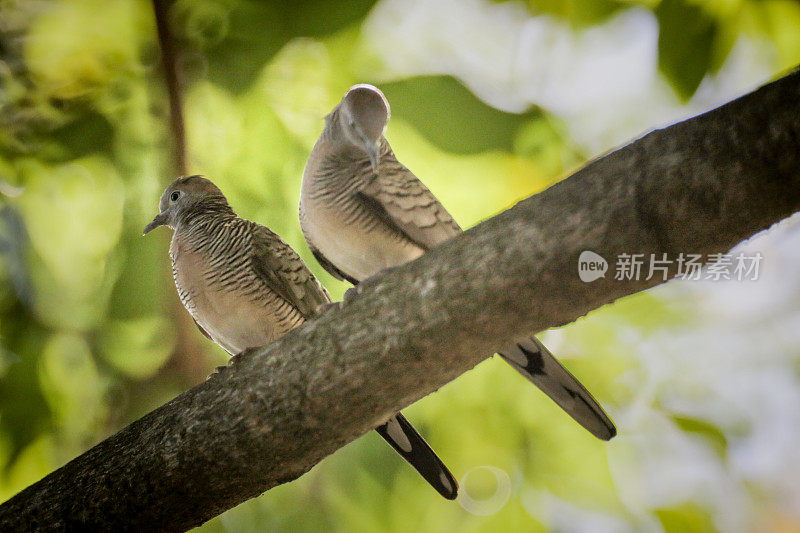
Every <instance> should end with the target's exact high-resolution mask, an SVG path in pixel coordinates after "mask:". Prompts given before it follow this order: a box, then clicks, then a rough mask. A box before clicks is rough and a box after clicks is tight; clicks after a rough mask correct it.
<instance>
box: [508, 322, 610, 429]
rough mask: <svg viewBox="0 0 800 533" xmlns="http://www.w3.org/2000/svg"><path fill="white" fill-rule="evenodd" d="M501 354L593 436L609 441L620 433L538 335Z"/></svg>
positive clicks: (595, 401)
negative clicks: (537, 337) (540, 340)
mask: <svg viewBox="0 0 800 533" xmlns="http://www.w3.org/2000/svg"><path fill="white" fill-rule="evenodd" d="M500 355H501V356H502V357H503V359H505V360H506V362H507V363H508V364H510V365H511V366H512V367H514V369H515V370H516V371H517V372H519V373H520V374H522V375H523V376H525V378H526V379H528V380H529V381H530V382H531V383H533V384H534V385H536V386H537V387H539V388H540V389H541V390H542V392H544V393H545V394H547V395H548V396H549V397H550V399H552V400H553V401H554V402H556V403H557V404H558V406H559V407H561V408H562V409H563V410H564V411H566V412H567V414H569V416H571V417H572V418H574V419H575V421H576V422H578V423H579V424H580V425H582V426H583V427H584V428H586V429H587V430H589V432H590V433H591V434H592V435H594V436H595V437H597V438H598V439H602V440H609V439H611V438H612V437H614V435H616V434H617V428H616V427H615V426H614V423H613V422H612V421H611V419H610V418H609V417H608V415H607V414H606V413H605V411H603V408H602V407H600V404H599V403H597V400H595V399H594V398H593V397H592V395H591V394H590V393H589V391H587V390H586V387H584V386H583V385H582V384H581V382H580V381H578V379H577V378H576V377H575V376H573V375H572V374H570V372H569V370H567V369H566V368H564V366H563V365H562V364H561V363H560V362H559V361H558V359H556V358H555V356H554V355H553V354H552V353H550V350H548V349H547V348H546V347H545V346H544V344H542V343H541V342H539V340H538V339H536V337H530V338H528V339H526V340H524V341H522V342H519V343H517V344H516V345H515V346H514V347H513V348H511V349H509V350H504V351H502V352H500Z"/></svg>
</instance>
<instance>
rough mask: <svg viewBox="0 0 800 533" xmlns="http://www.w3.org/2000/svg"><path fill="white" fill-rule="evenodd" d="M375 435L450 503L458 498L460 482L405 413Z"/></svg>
mask: <svg viewBox="0 0 800 533" xmlns="http://www.w3.org/2000/svg"><path fill="white" fill-rule="evenodd" d="M375 431H377V432H378V434H379V435H380V436H381V437H383V438H384V439H385V440H386V442H388V443H389V444H390V445H391V446H392V448H394V450H395V451H396V452H397V453H399V454H400V456H401V457H402V458H403V459H405V460H406V461H408V463H409V464H410V465H411V466H413V467H414V468H415V469H416V471H417V472H419V473H420V475H421V476H422V477H423V478H425V481H427V482H428V483H430V484H431V486H432V487H433V488H434V489H436V490H437V491H438V492H439V494H441V495H442V496H444V497H445V498H447V499H448V500H453V499H455V498H456V496H458V482H456V480H455V478H454V477H453V474H451V473H450V470H448V469H447V467H446V466H445V465H444V463H443V462H442V460H441V459H439V457H438V456H437V455H436V452H434V451H433V449H432V448H431V447H430V446H429V445H428V443H427V442H425V439H423V438H422V435H420V434H419V433H417V430H416V429H414V426H412V425H411V423H410V422H409V421H408V420H406V417H404V416H403V415H402V414H401V413H397V414H396V415H395V416H393V417H392V418H390V419H389V421H388V422H386V423H385V424H382V425H380V426H378V427H377V428H375Z"/></svg>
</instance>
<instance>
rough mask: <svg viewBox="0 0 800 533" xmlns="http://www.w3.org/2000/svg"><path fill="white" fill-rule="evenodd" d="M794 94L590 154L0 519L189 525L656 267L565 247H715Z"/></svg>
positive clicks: (788, 118) (773, 212)
mask: <svg viewBox="0 0 800 533" xmlns="http://www.w3.org/2000/svg"><path fill="white" fill-rule="evenodd" d="M798 102H800V72H798V71H795V72H793V73H791V74H789V75H788V76H786V77H784V78H782V79H780V80H778V81H775V82H773V83H770V84H769V85H766V86H764V87H762V88H761V89H759V90H757V91H755V92H753V93H751V94H748V95H746V96H744V97H742V98H740V99H738V100H736V101H733V102H731V103H729V104H727V105H725V106H723V107H721V108H719V109H716V110H714V111H711V112H709V113H706V114H703V115H700V116H698V117H695V118H693V119H691V120H688V121H686V122H683V123H680V124H676V125H673V126H670V127H668V128H665V129H663V130H657V131H654V132H652V133H650V134H648V135H646V136H645V137H643V138H641V139H639V140H637V141H635V142H634V143H632V144H630V145H628V146H625V147H623V148H621V149H619V150H617V151H615V152H612V153H610V154H607V155H605V156H603V157H601V158H599V159H597V160H595V161H593V162H592V163H590V164H589V165H587V166H586V167H584V168H583V169H581V170H580V171H578V172H577V173H575V174H574V175H573V176H571V177H569V178H568V179H565V180H563V181H561V182H560V183H557V184H556V185H554V186H553V187H551V188H549V189H547V190H546V191H544V192H542V193H541V194H537V195H535V196H533V197H531V198H528V199H526V200H524V201H522V202H520V203H519V204H517V205H516V206H514V207H513V208H511V209H509V210H508V211H505V212H503V213H501V214H499V215H497V216H495V217H494V218H491V219H489V220H487V221H485V222H483V223H481V224H479V225H478V226H476V227H474V228H472V229H470V230H468V231H467V232H465V233H464V234H463V235H460V236H458V237H457V238H455V239H453V240H452V241H450V242H448V243H445V244H444V245H442V246H441V247H438V248H436V249H435V250H432V251H431V252H430V253H428V254H426V255H425V256H423V257H422V258H420V259H418V260H417V261H414V262H413V263H410V264H408V265H405V266H403V267H400V268H398V269H395V270H394V271H392V272H390V273H388V274H387V275H385V276H383V277H381V278H380V279H379V280H378V281H377V282H375V283H374V284H371V286H370V287H369V288H368V289H367V290H365V291H364V293H363V294H362V295H360V296H358V297H357V298H355V299H354V300H353V301H352V302H350V303H348V304H346V305H344V306H343V308H341V309H338V310H334V311H330V312H329V313H326V314H325V315H324V316H322V317H320V318H319V319H317V320H315V321H313V322H310V323H308V324H306V325H304V326H303V327H300V328H298V329H297V330H295V331H293V332H291V333H290V334H289V335H287V336H286V337H284V338H283V339H282V340H281V341H279V342H276V343H274V344H271V345H269V346H267V347H264V348H259V349H256V350H252V351H250V352H246V353H244V354H242V355H240V356H238V357H236V358H235V360H234V361H233V362H232V364H231V365H229V366H228V367H225V368H224V369H222V370H221V371H220V372H219V373H216V374H214V375H213V376H212V377H211V378H210V379H209V380H208V381H206V382H204V383H202V384H201V385H198V386H196V387H194V388H192V389H191V390H189V391H186V392H185V393H184V394H181V395H180V396H179V397H177V398H175V399H174V400H172V401H171V402H169V403H167V404H166V405H164V406H162V407H160V408H159V409H157V410H155V411H153V412H152V413H150V414H148V415H146V416H145V417H143V418H142V419H140V420H138V421H136V422H134V423H133V424H131V425H130V426H128V427H126V428H125V429H123V430H121V431H120V432H119V433H117V434H115V435H113V436H112V437H109V438H108V439H106V440H105V441H103V442H101V443H100V444H98V445H97V446H95V447H94V448H92V449H90V450H89V451H87V452H86V453H84V454H83V455H81V456H79V457H78V458H76V459H74V460H73V461H71V462H69V463H68V464H66V465H65V466H64V467H62V468H60V469H58V470H56V471H55V472H53V473H52V474H50V475H49V476H47V477H45V478H44V479H43V480H41V481H39V482H38V483H36V484H34V485H32V486H31V487H29V488H27V489H25V490H24V491H22V492H21V493H19V494H18V495H16V496H15V497H14V498H12V499H11V500H9V501H8V502H6V503H5V504H4V505H3V506H2V507H0V529H2V530H11V529H29V528H32V527H40V528H43V529H51V528H64V527H68V528H69V527H81V528H87V527H91V528H98V529H111V528H115V529H144V530H152V529H160V530H161V529H163V530H182V529H187V528H189V527H191V526H195V525H198V524H200V523H202V522H204V521H206V520H208V519H209V518H211V517H213V516H215V515H217V514H219V513H221V512H222V511H224V510H226V509H228V508H230V507H233V506H234V505H236V504H238V503H240V502H242V501H244V500H246V499H248V498H252V497H254V496H257V495H258V494H261V493H262V492H264V491H265V490H267V489H269V488H270V487H274V486H275V485H278V484H281V483H285V482H287V481H290V480H293V479H295V478H297V477H298V476H300V475H302V474H303V473H304V472H306V471H308V470H309V469H310V468H311V467H312V466H314V465H315V464H316V463H317V462H319V461H320V460H321V459H322V458H324V457H325V456H327V455H329V454H330V453H332V452H333V451H335V450H336V449H338V448H340V447H341V446H343V445H345V444H346V443H348V442H350V441H352V440H353V439H355V438H357V437H359V436H360V435H362V434H363V433H365V432H367V431H368V430H370V429H372V428H373V427H375V426H376V425H377V424H378V423H379V422H382V421H383V420H385V419H386V417H387V416H388V415H389V414H390V413H393V412H395V411H397V410H399V409H401V408H403V407H405V406H407V405H409V404H410V403H412V402H414V401H415V400H418V399H420V398H422V397H423V396H425V395H426V394H429V393H431V392H433V391H435V390H436V389H437V388H439V387H441V386H442V385H444V384H446V383H447V382H448V381H450V380H452V379H454V378H456V377H457V376H458V375H460V374H461V373H463V372H465V371H467V370H469V369H470V368H472V367H473V366H475V365H476V364H477V363H479V362H480V361H482V360H483V359H485V358H486V357H487V356H488V355H489V354H491V353H492V352H493V351H494V350H496V349H498V348H500V347H501V346H502V345H503V344H504V341H507V340H508V338H509V336H510V335H514V334H516V333H518V332H520V331H530V332H537V331H541V330H544V329H547V328H550V327H554V326H560V325H563V324H566V323H568V322H571V321H573V320H575V319H576V318H578V317H580V316H582V315H584V314H586V313H587V312H589V311H591V310H592V309H596V308H598V307H600V306H602V305H603V304H606V303H608V302H612V301H614V300H615V299H617V298H620V297H622V296H625V295H628V294H631V293H634V292H636V291H640V290H643V289H647V288H648V287H651V286H653V285H656V284H658V283H660V280H659V279H656V278H657V276H656V277H655V278H653V279H651V280H649V281H648V280H645V279H638V280H636V279H634V280H628V281H615V280H614V279H613V276H607V277H606V278H604V279H599V280H597V281H594V282H592V283H584V282H581V281H580V279H579V278H578V275H577V259H578V256H579V254H580V252H581V251H583V250H587V249H589V250H593V251H595V252H597V253H599V254H600V255H602V256H604V257H606V258H612V259H613V258H615V257H617V255H618V254H621V253H644V254H650V253H656V254H661V253H669V254H677V253H679V252H684V253H699V254H709V253H715V252H725V251H727V250H729V249H730V248H731V247H732V246H734V245H735V244H737V243H738V242H740V241H741V240H743V239H746V238H748V237H750V236H751V235H753V234H754V233H756V232H758V231H761V230H763V229H766V228H768V227H769V226H770V225H772V224H774V223H776V222H778V221H779V220H781V219H783V218H785V217H787V216H789V215H791V214H792V213H794V212H795V211H797V210H798V209H800V104H799V103H798ZM766 260H768V258H767V259H766ZM509 379H511V378H509ZM624 430H625V429H624V428H622V431H624ZM441 451H442V452H443V453H444V454H445V456H446V454H447V451H446V450H441Z"/></svg>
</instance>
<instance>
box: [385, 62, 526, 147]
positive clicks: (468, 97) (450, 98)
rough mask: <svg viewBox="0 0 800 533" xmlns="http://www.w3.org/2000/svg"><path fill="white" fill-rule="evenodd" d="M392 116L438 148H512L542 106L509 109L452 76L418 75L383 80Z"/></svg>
mask: <svg viewBox="0 0 800 533" xmlns="http://www.w3.org/2000/svg"><path fill="white" fill-rule="evenodd" d="M381 90H382V91H383V92H384V94H385V95H386V98H387V99H388V100H389V102H390V103H391V106H392V116H393V117H399V118H402V119H403V120H405V121H407V122H410V123H411V124H412V125H413V126H414V128H416V129H417V130H418V131H419V132H420V133H422V135H424V136H425V137H426V138H427V139H428V140H429V141H431V142H432V143H434V144H436V145H437V146H439V147H440V148H442V149H444V150H447V151H450V152H455V153H462V154H463V153H475V152H482V151H486V150H504V151H513V149H514V144H515V140H516V138H517V134H518V132H519V130H520V128H522V127H523V126H525V125H526V124H527V123H529V122H530V121H531V120H533V119H535V118H538V117H540V116H541V112H540V111H538V110H536V111H528V112H526V113H521V114H518V113H508V112H505V111H501V110H499V109H496V108H494V107H491V106H490V105H488V104H485V103H484V102H482V101H481V100H480V99H478V97H476V96H475V95H474V94H472V93H471V92H470V91H469V90H468V89H467V88H466V87H464V85H462V84H461V83H460V82H459V81H457V80H456V79H455V78H452V77H450V76H420V77H415V78H408V79H404V80H401V81H396V82H391V83H384V84H381Z"/></svg>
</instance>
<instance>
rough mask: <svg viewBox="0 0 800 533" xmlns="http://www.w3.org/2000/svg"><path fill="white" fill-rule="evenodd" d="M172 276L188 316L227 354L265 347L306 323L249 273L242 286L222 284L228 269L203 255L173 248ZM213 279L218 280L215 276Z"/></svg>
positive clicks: (241, 278)
mask: <svg viewBox="0 0 800 533" xmlns="http://www.w3.org/2000/svg"><path fill="white" fill-rule="evenodd" d="M173 248H174V249H173V250H171V252H170V253H171V255H172V259H173V273H174V277H175V286H176V287H177V289H178V295H179V296H180V299H181V302H182V303H183V305H184V307H186V310H187V311H189V313H190V314H191V315H192V317H193V318H194V319H195V320H196V321H197V323H198V324H199V325H200V327H202V328H203V329H204V330H205V331H206V333H208V334H209V335H210V336H211V338H212V339H213V340H214V342H216V343H217V344H219V345H220V346H222V348H224V349H225V350H226V351H227V352H228V353H230V354H237V353H239V352H241V351H242V350H245V349H246V348H253V347H256V346H263V345H266V344H269V343H270V342H272V341H274V340H275V339H277V338H279V337H280V336H281V335H283V334H284V333H285V332H286V331H288V330H289V329H291V328H293V327H295V326H297V325H298V324H299V323H300V322H302V317H300V316H299V313H297V312H296V310H294V309H293V308H292V307H291V306H288V305H287V304H286V303H285V302H283V300H281V299H280V298H278V296H277V295H275V294H274V293H272V292H270V291H269V290H268V289H266V287H261V286H258V285H254V281H253V280H252V279H248V276H247V275H246V273H242V274H241V275H239V276H234V278H235V279H237V283H233V284H231V283H227V284H222V283H220V282H219V280H220V279H222V278H224V277H225V274H226V273H227V271H226V269H225V267H224V266H222V267H219V266H213V265H212V264H211V261H210V260H209V259H208V258H207V257H206V256H205V255H204V254H203V253H202V252H197V251H190V250H186V249H181V247H180V246H177V247H173ZM210 273H212V274H213V275H210Z"/></svg>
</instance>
